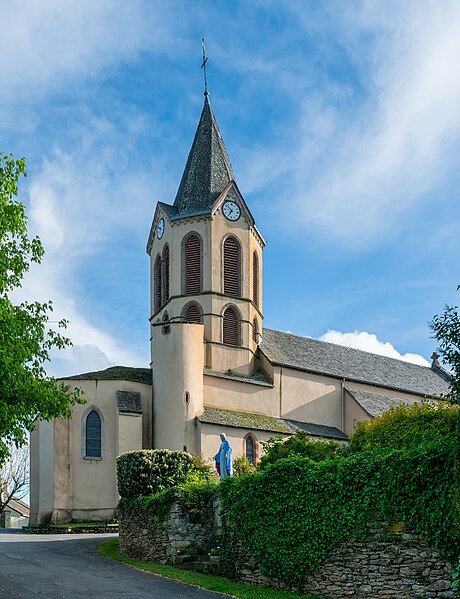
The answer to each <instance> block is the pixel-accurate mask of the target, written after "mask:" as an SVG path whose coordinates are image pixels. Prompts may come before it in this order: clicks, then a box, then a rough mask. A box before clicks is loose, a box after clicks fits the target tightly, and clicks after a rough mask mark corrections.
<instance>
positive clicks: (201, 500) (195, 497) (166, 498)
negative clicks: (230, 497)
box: [117, 482, 219, 522]
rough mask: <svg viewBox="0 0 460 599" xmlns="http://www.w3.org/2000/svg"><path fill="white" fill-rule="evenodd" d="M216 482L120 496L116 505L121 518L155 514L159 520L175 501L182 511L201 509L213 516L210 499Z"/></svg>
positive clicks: (162, 519) (208, 515) (183, 485)
mask: <svg viewBox="0 0 460 599" xmlns="http://www.w3.org/2000/svg"><path fill="white" fill-rule="evenodd" d="M218 486H219V485H218V483H217V482H203V483H185V484H182V485H179V486H178V487H172V488H170V489H167V490H165V491H161V492H160V493H157V494H156V495H150V496H139V495H137V496H131V497H122V498H121V499H120V501H119V503H118V506H117V512H118V513H119V514H120V517H121V518H126V517H129V516H142V517H144V518H146V519H148V518H149V516H156V517H157V518H158V519H159V520H160V522H162V521H164V520H165V518H166V517H167V516H168V514H169V512H170V510H171V506H172V504H173V503H174V502H177V503H178V504H179V505H180V507H181V508H182V510H183V511H184V512H189V511H191V510H194V511H197V510H199V511H201V512H202V513H203V514H205V515H207V517H210V518H213V517H214V516H213V514H214V512H213V509H212V500H213V498H214V496H215V494H216V491H217V488H218Z"/></svg>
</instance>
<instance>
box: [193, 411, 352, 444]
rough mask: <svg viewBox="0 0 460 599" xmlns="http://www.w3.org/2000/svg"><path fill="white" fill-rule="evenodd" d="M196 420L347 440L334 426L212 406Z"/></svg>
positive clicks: (287, 433) (251, 428)
mask: <svg viewBox="0 0 460 599" xmlns="http://www.w3.org/2000/svg"><path fill="white" fill-rule="evenodd" d="M198 420H199V421H200V422H203V423H206V424H216V425H220V426H232V427H237V428H245V429H249V430H260V431H268V432H273V433H281V434H285V435H293V434H294V433H296V432H297V431H299V430H303V431H306V432H307V433H308V434H309V435H312V436H314V437H325V438H330V439H343V440H346V439H347V438H348V437H347V436H346V435H345V434H344V433H342V432H341V431H340V430H339V429H338V428H335V427H334V426H326V425H323V424H313V423H309V422H298V421H296V420H286V419H283V418H275V417H273V416H265V415H264V414H253V413H250V412H235V411H233V410H223V409H221V408H214V407H212V406H205V408H204V412H203V414H201V416H198Z"/></svg>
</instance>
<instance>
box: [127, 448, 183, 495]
mask: <svg viewBox="0 0 460 599" xmlns="http://www.w3.org/2000/svg"><path fill="white" fill-rule="evenodd" d="M193 465H194V460H193V457H192V456H191V455H190V454H189V453H185V452H184V451H170V450H169V449H142V450H139V451H128V452H127V453H123V454H122V455H120V456H118V458H117V479H118V493H119V494H120V496H121V497H132V496H134V495H155V494H156V493H159V492H160V491H164V490H166V489H170V488H171V487H175V486H177V485H180V484H181V483H184V482H186V480H187V477H188V475H189V474H190V472H191V471H192V469H193Z"/></svg>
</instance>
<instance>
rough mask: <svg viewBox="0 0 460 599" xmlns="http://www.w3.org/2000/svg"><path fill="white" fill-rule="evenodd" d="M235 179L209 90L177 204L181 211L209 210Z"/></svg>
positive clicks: (186, 212)
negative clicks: (212, 107)
mask: <svg viewBox="0 0 460 599" xmlns="http://www.w3.org/2000/svg"><path fill="white" fill-rule="evenodd" d="M234 179H235V175H234V174H233V169H232V165H231V164H230V158H229V157H228V154H227V150H226V148H225V144H224V140H223V139H222V136H221V134H220V131H219V127H218V125H217V121H216V119H215V117H214V114H213V112H212V110H211V104H210V103H209V96H208V94H207V93H206V94H205V97H204V106H203V110H202V112H201V117H200V122H199V123H198V128H197V130H196V134H195V139H194V140H193V144H192V148H191V150H190V154H189V155H188V159H187V164H186V165H185V170H184V174H183V175H182V179H181V182H180V185H179V189H178V191H177V195H176V199H175V200H174V206H175V207H176V208H177V211H178V213H179V214H190V213H193V212H200V211H202V210H209V209H210V208H211V206H212V205H213V203H214V202H215V200H216V199H217V198H218V197H219V195H220V194H221V193H222V191H223V190H224V189H225V187H226V186H227V185H228V183H229V182H230V181H232V180H234Z"/></svg>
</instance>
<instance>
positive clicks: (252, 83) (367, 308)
mask: <svg viewBox="0 0 460 599" xmlns="http://www.w3.org/2000/svg"><path fill="white" fill-rule="evenodd" d="M0 5H1V12H2V22H3V23H2V36H1V38H0V82H1V83H0V140H1V141H0V149H1V150H2V151H3V152H7V153H9V152H13V153H14V154H15V155H16V156H17V157H20V156H25V157H26V159H27V163H28V171H29V176H28V178H27V180H26V182H25V183H24V184H23V186H22V193H21V199H22V200H23V201H24V202H25V203H26V205H27V208H28V214H29V225H30V229H31V231H32V232H33V233H34V234H35V233H37V234H39V235H40V237H41V239H42V242H43V244H44V246H45V250H46V252H47V253H46V257H45V259H44V261H43V263H42V265H41V266H39V267H37V268H33V269H32V271H31V272H30V275H29V276H28V277H27V279H26V281H25V283H24V286H23V288H22V289H21V290H19V291H18V293H17V295H16V297H17V299H18V300H19V299H24V298H26V299H39V300H41V301H45V300H47V299H52V300H53V301H54V305H55V317H56V320H57V319H59V318H61V317H67V318H68V319H69V320H70V321H71V324H70V326H69V331H68V332H69V335H70V336H71V337H72V339H73V341H74V347H73V348H72V349H70V350H66V351H65V352H64V353H60V354H56V355H55V356H54V358H53V362H52V364H51V365H50V368H49V371H50V372H52V373H54V374H57V375H65V374H71V373H76V372H83V371H87V370H93V369H99V368H104V367H107V366H109V365H112V364H130V365H139V366H146V365H148V363H149V343H148V335H149V328H148V317H149V313H148V312H149V309H148V305H149V281H148V258H147V255H146V253H145V245H146V241H147V236H148V232H149V228H150V224H151V219H152V216H153V212H154V208H155V205H156V202H157V201H158V200H161V201H164V202H168V203H172V202H173V200H174V196H175V193H176V190H177V187H178V185H179V181H180V177H181V174H182V171H183V168H184V165H185V161H186V158H187V154H188V151H189V149H190V146H191V143H192V140H193V136H194V133H195V128H196V125H197V123H198V119H199V115H200V112H201V107H202V102H203V82H202V71H201V70H200V64H201V45H200V44H201V38H202V37H203V36H204V37H205V38H206V47H207V53H208V56H209V62H208V82H209V89H210V98H211V104H212V107H213V110H214V113H215V115H216V118H217V121H218V123H219V126H220V129H221V132H222V135H223V137H224V140H225V143H226V146H227V149H228V151H229V155H230V159H231V161H232V165H233V169H234V172H235V175H236V179H237V182H238V185H239V188H240V190H241V191H242V193H243V195H244V197H245V199H246V201H247V203H248V205H249V206H250V208H251V210H252V212H253V214H254V216H255V218H256V222H257V225H258V227H259V229H260V230H261V231H262V233H263V235H264V236H265V238H266V239H267V241H268V244H267V247H266V250H265V254H264V314H265V321H264V325H265V326H268V327H272V328H277V329H280V330H285V331H292V332H293V333H296V334H300V335H309V336H312V337H317V338H325V339H327V340H331V341H334V342H338V343H346V344H351V345H354V346H355V347H360V348H362V349H367V350H370V351H377V352H382V353H385V354H387V355H393V356H395V357H396V356H398V355H399V354H402V355H405V354H415V356H412V357H411V356H406V358H407V357H409V358H410V359H415V360H416V361H419V363H423V358H420V356H423V357H424V358H425V359H429V357H430V355H431V353H432V351H433V350H434V348H435V343H434V341H433V340H432V339H430V337H429V330H428V327H427V322H428V321H429V320H430V319H431V318H432V317H433V315H434V314H436V313H438V312H440V311H441V310H442V308H443V305H444V304H445V303H449V304H452V303H455V301H456V300H457V299H458V297H456V295H457V294H456V291H455V290H456V286H457V284H458V283H460V273H459V260H458V259H459V255H460V215H459V208H458V189H459V187H460V185H459V183H460V181H459V179H460V169H459V168H458V163H459V150H460V70H459V68H458V65H459V63H460V4H459V3H458V2H455V1H452V2H449V1H447V0H445V1H441V2H439V1H436V2H430V1H429V0H417V1H414V2H411V1H410V0H407V1H405V2H404V3H401V2H392V1H390V0H387V1H382V2H378V1H373V2H365V1H358V0H356V1H354V2H346V1H343V2H333V1H328V2H321V3H320V2H316V1H310V2H308V1H306V0H301V1H298V2H296V1H295V0H292V1H290V2H271V1H269V0H259V1H257V0H256V1H252V2H244V1H241V2H236V1H228V2H210V1H208V2H204V1H203V2H201V1H198V0H197V1H196V2H185V1H184V2H176V1H168V2H151V1H149V0H145V1H142V0H130V2H122V1H117V0H110V1H109V0H98V2H92V1H89V0H81V1H80V2H78V3H76V2H70V1H67V0H23V1H19V2H14V3H12V2H7V0H0ZM421 360H422V362H421Z"/></svg>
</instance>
